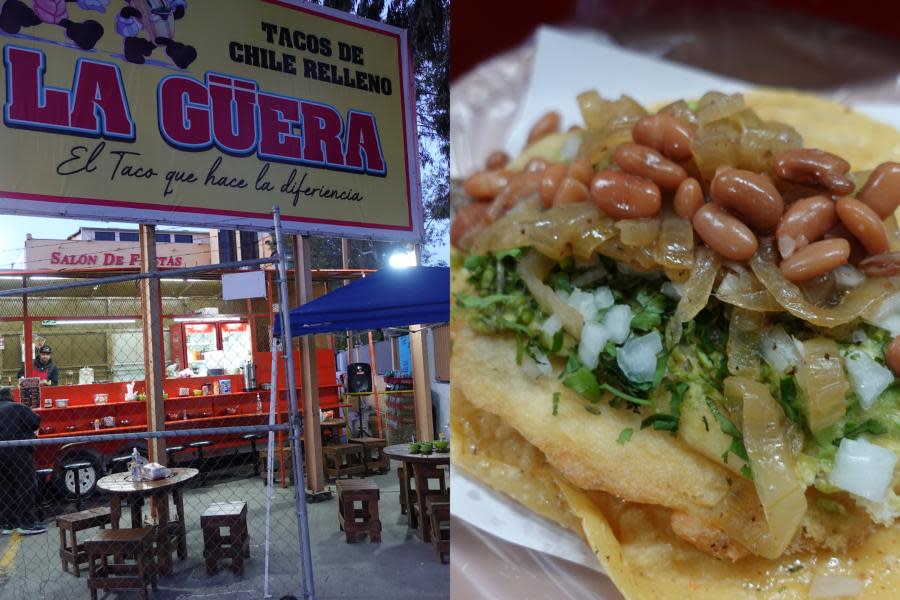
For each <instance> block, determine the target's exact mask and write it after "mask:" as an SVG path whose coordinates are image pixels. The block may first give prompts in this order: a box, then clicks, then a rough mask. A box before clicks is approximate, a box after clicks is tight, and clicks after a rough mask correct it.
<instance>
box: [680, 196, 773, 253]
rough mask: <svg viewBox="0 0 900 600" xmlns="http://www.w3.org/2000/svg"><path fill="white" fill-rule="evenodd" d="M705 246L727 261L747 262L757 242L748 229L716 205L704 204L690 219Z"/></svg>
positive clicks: (756, 246) (754, 251) (754, 250)
mask: <svg viewBox="0 0 900 600" xmlns="http://www.w3.org/2000/svg"><path fill="white" fill-rule="evenodd" d="M691 223H692V224H693V225H694V230H695V231H696V232H697V235H699V236H700V239H702V240H703V241H704V242H706V245H707V246H709V247H710V248H712V249H713V250H715V251H716V252H718V253H719V254H721V255H722V256H724V257H725V258H727V259H728V260H738V261H743V260H749V259H750V257H751V256H753V255H754V254H755V253H756V249H757V248H758V247H759V241H758V240H757V239H756V235H755V234H754V233H753V232H752V231H751V230H750V228H749V227H747V226H746V225H744V224H743V223H742V222H741V221H740V220H739V219H738V218H736V217H734V216H732V215H730V214H728V212H727V211H725V210H724V209H722V208H721V207H720V206H718V205H716V204H704V205H703V206H701V207H700V209H699V210H697V212H695V213H694V218H693V219H691Z"/></svg>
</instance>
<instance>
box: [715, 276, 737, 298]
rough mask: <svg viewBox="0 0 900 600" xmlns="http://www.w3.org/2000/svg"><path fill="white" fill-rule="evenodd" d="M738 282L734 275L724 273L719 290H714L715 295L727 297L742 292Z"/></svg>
mask: <svg viewBox="0 0 900 600" xmlns="http://www.w3.org/2000/svg"><path fill="white" fill-rule="evenodd" d="M740 282H741V280H740V278H739V277H738V276H737V275H735V274H734V273H726V275H725V277H723V278H722V283H720V284H719V289H717V290H716V293H717V294H721V295H723V296H728V295H729V294H733V293H735V292H737V291H743V288H742V286H741V283H740Z"/></svg>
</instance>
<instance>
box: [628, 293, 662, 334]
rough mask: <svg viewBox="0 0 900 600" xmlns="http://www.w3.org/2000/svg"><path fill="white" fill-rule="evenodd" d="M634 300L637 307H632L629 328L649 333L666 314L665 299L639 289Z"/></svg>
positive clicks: (658, 294) (657, 294)
mask: <svg viewBox="0 0 900 600" xmlns="http://www.w3.org/2000/svg"><path fill="white" fill-rule="evenodd" d="M635 300H636V301H637V306H636V307H632V310H633V316H632V317H631V328H632V329H637V330H638V331H650V330H652V329H656V328H657V327H659V326H660V325H661V324H662V316H663V314H664V313H665V312H666V304H667V298H666V297H665V296H664V295H662V294H660V293H659V292H656V293H651V292H648V291H647V289H646V288H641V290H640V291H638V293H637V296H636V297H635Z"/></svg>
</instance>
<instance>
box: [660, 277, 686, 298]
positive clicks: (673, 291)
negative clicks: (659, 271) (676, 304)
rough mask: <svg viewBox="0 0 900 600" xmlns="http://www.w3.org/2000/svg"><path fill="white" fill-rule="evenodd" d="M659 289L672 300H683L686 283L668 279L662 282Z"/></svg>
mask: <svg viewBox="0 0 900 600" xmlns="http://www.w3.org/2000/svg"><path fill="white" fill-rule="evenodd" d="M659 291H660V292H662V293H663V295H664V296H668V297H669V298H671V299H672V300H681V295H682V294H683V293H684V284H683V283H679V282H677V281H667V282H665V283H664V284H662V286H661V287H660V288H659Z"/></svg>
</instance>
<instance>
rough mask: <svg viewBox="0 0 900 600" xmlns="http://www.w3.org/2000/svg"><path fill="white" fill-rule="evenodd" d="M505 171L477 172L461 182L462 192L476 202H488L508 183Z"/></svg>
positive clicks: (507, 173)
mask: <svg viewBox="0 0 900 600" xmlns="http://www.w3.org/2000/svg"><path fill="white" fill-rule="evenodd" d="M509 177H510V174H509V172H507V171H478V172H477V173H473V174H472V175H470V176H469V177H468V178H467V179H466V180H465V181H464V182H463V191H464V192H465V193H467V194H468V195H469V196H471V197H473V198H475V199H476V200H490V199H491V198H493V197H494V196H496V195H497V194H499V193H500V190H502V189H503V188H505V187H506V185H507V184H508V183H509Z"/></svg>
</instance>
